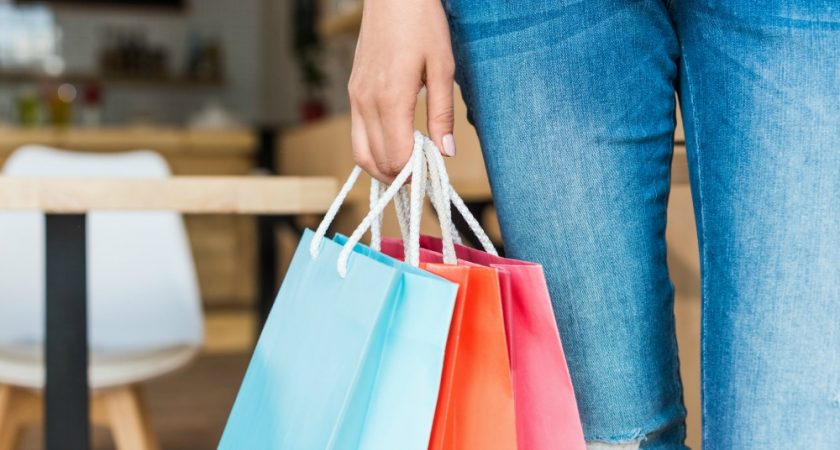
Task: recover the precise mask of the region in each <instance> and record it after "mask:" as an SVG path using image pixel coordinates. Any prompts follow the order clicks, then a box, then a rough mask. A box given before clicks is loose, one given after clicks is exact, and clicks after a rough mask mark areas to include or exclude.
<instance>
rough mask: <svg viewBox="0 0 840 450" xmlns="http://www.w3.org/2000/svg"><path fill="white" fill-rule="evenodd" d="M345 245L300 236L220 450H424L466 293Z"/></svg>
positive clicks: (343, 241) (364, 249) (371, 252)
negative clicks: (461, 295) (455, 316)
mask: <svg viewBox="0 0 840 450" xmlns="http://www.w3.org/2000/svg"><path fill="white" fill-rule="evenodd" d="M353 180H354V179H353V177H351V181H348V184H347V185H345V190H348V189H349V187H348V185H351V186H352V181H353ZM345 194H346V192H345ZM391 196H393V195H391ZM339 197H341V195H340V196H339ZM340 201H341V198H338V199H337V200H336V203H340ZM385 201H387V200H385ZM383 203H384V201H383ZM334 206H335V205H334ZM336 208H337V207H336ZM331 209H333V208H331ZM333 213H334V212H333ZM374 213H375V212H372V213H371V214H374ZM379 213H381V208H380V211H379ZM329 215H330V213H328V216H329ZM326 220H329V219H325V221H326ZM368 225H369V223H368ZM357 231H358V230H357ZM313 238H314V239H316V241H315V242H316V246H317V247H318V248H319V251H318V253H317V256H314V257H313V255H312V254H311V253H310V251H309V250H310V245H311V243H312V242H313ZM318 240H320V242H319V241H318ZM346 242H347V238H345V237H343V236H337V237H336V238H335V239H334V240H333V239H329V238H323V239H320V236H319V235H318V234H315V233H313V232H312V231H310V230H306V232H305V233H304V235H303V237H302V239H301V242H300V243H299V245H298V248H297V250H296V251H295V255H294V257H293V259H292V262H291V265H290V267H289V270H288V272H287V273H286V277H285V280H284V282H283V285H282V286H281V288H280V292H279V294H278V296H277V300H276V302H275V304H274V307H273V309H272V311H271V314H270V315H269V318H268V320H267V322H266V324H265V327H264V329H263V332H262V334H261V335H260V338H259V341H258V342H257V346H256V349H255V350H254V354H253V357H252V359H251V363H250V365H249V366H248V370H247V373H246V374H245V378H244V380H243V382H242V386H241V388H240V390H239V394H238V396H237V398H236V402H235V403H234V405H233V409H232V411H231V414H230V417H229V419H228V423H227V426H226V427H225V431H224V433H223V435H222V439H221V442H220V443H219V449H222V450H234V449H236V450H261V449H284V450H350V449H354V450H355V449H372V450H373V449H375V450H412V449H418V450H420V449H426V448H427V446H428V440H429V434H430V432H431V426H432V421H433V418H434V411H435V405H436V403H437V394H438V389H439V383H440V376H441V369H442V365H443V354H444V350H445V348H446V339H447V335H448V331H449V323H450V320H451V317H452V310H453V307H454V303H455V296H456V294H457V289H458V287H457V285H455V284H453V283H451V282H449V281H446V280H444V279H442V278H439V277H437V276H435V275H432V274H430V273H428V272H425V271H423V270H420V269H418V268H416V267H413V266H411V265H408V264H406V263H403V262H400V261H397V260H395V259H392V258H390V257H388V256H385V255H383V254H382V253H380V252H378V251H375V250H372V249H370V248H368V247H365V246H363V245H360V244H357V245H353V246H352V248H351V247H348V251H349V250H352V252H350V253H349V255H350V256H349V258H348V259H347V264H346V274H345V275H344V276H342V274H340V273H339V271H338V270H337V263H338V262H339V259H340V258H339V255H340V253H341V252H342V248H343V246H344V245H351V244H352V243H351V244H346ZM418 245H419V243H418ZM345 254H346V252H345Z"/></svg>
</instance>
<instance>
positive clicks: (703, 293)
mask: <svg viewBox="0 0 840 450" xmlns="http://www.w3.org/2000/svg"><path fill="white" fill-rule="evenodd" d="M680 50H681V54H682V61H683V70H684V71H685V82H686V85H687V86H686V87H687V90H688V97H687V100H688V104H689V108H690V109H691V120H692V124H691V125H692V126H691V128H692V132H691V139H692V140H693V141H694V160H695V164H696V167H695V173H696V174H697V201H698V203H699V208H698V212H699V214H700V220H699V223H700V230H699V231H700V233H699V235H700V240H701V242H702V244H701V245H700V248H699V249H700V307H701V311H700V409H701V417H707V411H706V403H705V401H704V399H703V394H704V393H703V391H704V389H703V387H704V385H705V384H706V364H704V362H703V356H704V355H705V353H706V339H705V333H706V328H707V327H706V317H707V315H706V310H707V308H706V303H707V300H708V296H707V289H706V282H707V280H708V277H707V276H706V274H707V273H708V271H707V269H706V264H707V258H706V254H707V251H706V245H707V240H706V212H705V207H704V204H705V202H704V201H703V174H702V172H703V169H702V166H703V165H702V164H701V161H700V160H701V155H702V152H701V151H700V132H699V130H698V128H699V127H700V126H699V124H698V120H697V106H696V105H697V102H696V101H695V99H694V89H692V87H691V85H692V83H691V74H690V70H689V67H688V66H689V63H688V58H687V57H686V52H685V47H684V46H683V45H682V43H680ZM683 120H685V118H684V117H683ZM689 164H690V162H689ZM701 423H702V426H701V437H702V438H703V440H704V441H705V437H706V426H707V424H706V421H705V420H702V419H701Z"/></svg>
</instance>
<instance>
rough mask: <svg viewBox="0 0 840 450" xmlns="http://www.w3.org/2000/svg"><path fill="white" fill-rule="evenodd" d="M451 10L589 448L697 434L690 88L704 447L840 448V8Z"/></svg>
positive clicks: (562, 2)
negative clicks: (687, 352) (687, 348)
mask: <svg viewBox="0 0 840 450" xmlns="http://www.w3.org/2000/svg"><path fill="white" fill-rule="evenodd" d="M443 2H444V5H445V8H446V10H447V14H448V17H449V21H450V28H451V31H452V40H453V48H454V52H455V58H456V62H457V80H458V82H459V84H460V85H461V88H462V92H463V95H464V98H465V100H466V103H467V105H468V108H469V116H470V120H471V122H472V123H473V124H474V125H475V127H476V129H477V131H478V134H479V137H480V139H481V144H482V147H483V150H484V152H485V161H486V164H487V170H488V172H489V175H490V180H491V184H492V188H493V195H494V198H495V202H496V206H497V210H498V214H499V219H500V222H501V227H502V233H503V236H504V241H505V248H506V249H507V251H508V253H509V254H510V255H511V256H513V257H516V258H521V259H526V260H531V261H536V262H540V263H542V264H543V265H544V266H545V270H546V274H547V276H548V282H549V287H550V290H551V294H552V299H553V302H554V310H555V315H556V318H557V322H558V326H559V329H560V333H561V336H562V339H563V343H564V346H565V349H566V355H567V358H568V363H569V368H570V370H571V374H572V379H573V381H574V383H575V389H576V393H577V398H578V401H579V404H580V405H579V406H580V412H581V415H582V420H583V427H584V431H585V434H586V438H587V440H588V441H591V442H605V443H613V444H617V443H638V444H639V445H640V446H641V448H651V449H660V448H661V449H675V448H685V447H684V444H683V441H684V434H685V431H684V418H685V408H684V407H683V403H682V388H681V384H680V378H679V372H678V368H679V361H678V358H677V348H676V340H675V335H674V317H673V296H674V290H673V287H672V284H671V282H670V279H669V276H668V270H667V267H666V252H665V235H664V232H665V221H666V204H667V201H668V194H669V185H670V171H669V170H670V164H671V157H672V152H673V150H672V139H673V131H674V111H675V101H674V98H675V96H674V93H675V91H676V92H677V93H678V95H679V99H680V102H681V103H680V104H681V110H682V114H683V117H684V119H685V126H686V141H687V147H688V159H689V172H690V180H691V187H692V196H693V201H694V209H695V215H696V220H697V223H696V225H697V230H698V236H699V241H700V253H701V255H700V257H701V268H702V296H703V297H702V300H703V319H702V320H703V323H702V325H703V331H702V398H703V438H704V446H705V447H706V448H708V449H736V450H740V449H809V450H812V449H816V450H822V449H825V450H833V449H840V4H838V3H837V1H836V0H822V1H820V0H772V1H767V2H749V1H746V0H673V1H667V0H638V1H630V0H587V1H573V0H556V1H545V0H518V1H516V0H443ZM753 3H755V4H753ZM759 5H760V6H759Z"/></svg>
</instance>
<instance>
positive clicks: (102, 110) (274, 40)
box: [0, 0, 699, 450]
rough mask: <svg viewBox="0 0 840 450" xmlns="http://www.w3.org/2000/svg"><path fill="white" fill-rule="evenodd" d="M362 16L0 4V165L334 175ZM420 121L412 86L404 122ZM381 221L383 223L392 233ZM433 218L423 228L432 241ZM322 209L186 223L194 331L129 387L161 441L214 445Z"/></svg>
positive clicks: (353, 202) (347, 215)
mask: <svg viewBox="0 0 840 450" xmlns="http://www.w3.org/2000/svg"><path fill="white" fill-rule="evenodd" d="M360 19H361V3H360V0H51V1H50V0H48V1H31V0H0V164H2V163H3V162H4V161H6V160H7V159H8V158H9V156H10V155H12V154H13V153H14V152H15V151H16V150H18V149H19V148H21V147H22V146H26V145H32V144H37V145H41V146H47V147H50V148H57V149H63V150H66V151H72V152H80V153H89V154H110V153H120V152H126V151H133V150H139V149H146V150H152V151H154V152H156V153H158V154H160V155H161V156H163V158H164V159H165V160H166V162H167V164H168V165H169V168H170V169H171V172H172V173H173V174H174V175H255V176H258V175H260V174H280V175H327V176H332V177H335V178H336V179H339V180H343V179H344V177H346V175H347V174H348V173H349V171H350V169H351V167H352V165H353V162H352V157H351V152H350V151H351V148H350V139H349V138H350V122H349V116H348V109H349V106H348V100H347V95H346V85H347V80H348V78H349V74H350V69H351V65H352V59H353V51H354V45H355V40H356V34H357V31H358V26H359V22H360ZM456 98H457V102H456V106H455V110H456V116H457V117H456V129H455V136H456V140H457V148H458V157H457V158H454V159H452V160H449V161H447V164H448V166H449V170H450V172H451V173H450V177H451V179H452V181H453V184H454V186H455V187H456V189H457V190H458V191H459V192H460V193H461V195H462V196H463V197H464V199H465V200H466V201H467V202H468V203H469V205H470V207H471V208H472V209H473V211H474V212H475V213H476V214H477V215H478V216H480V218H481V220H482V222H483V224H484V226H485V228H487V230H488V232H489V233H490V235H491V237H493V238H494V239H495V240H496V241H497V243H498V244H499V245H501V237H500V234H499V231H498V225H497V222H496V219H495V213H494V210H493V206H492V196H491V195H490V190H489V187H488V183H487V179H486V175H485V173H484V170H483V162H482V159H481V153H480V146H479V142H478V139H477V137H476V135H475V132H474V130H473V129H472V127H471V126H470V125H469V124H468V123H467V121H466V112H465V111H466V110H465V107H464V105H463V102H462V101H461V100H460V95H456ZM424 122H425V102H424V100H423V94H422V93H421V96H420V98H419V103H418V108H417V120H416V126H417V128H419V129H421V130H423V129H424V128H425V126H424ZM683 144H684V140H683V137H682V132H681V127H680V130H678V132H677V133H676V136H675V145H676V147H677V156H675V162H674V165H675V167H674V191H673V193H672V196H671V202H672V207H671V211H672V212H671V213H670V214H671V215H673V217H669V231H668V232H669V236H668V239H669V245H670V246H669V249H670V251H671V254H669V262H670V263H671V265H672V270H673V271H674V274H673V276H674V279H675V284H676V285H677V292H678V301H677V314H678V317H679V318H680V325H679V326H680V330H679V332H680V346H681V352H683V353H684V354H685V356H684V362H683V371H684V375H685V377H686V379H687V381H686V385H687V393H686V401H687V402H688V404H689V409H690V416H689V420H690V424H689V427H690V429H689V434H690V439H689V440H690V443H691V444H692V445H697V444H698V442H699V438H698V437H697V435H698V434H699V433H698V431H699V429H698V426H699V417H698V415H697V414H696V413H695V412H696V411H697V409H696V406H697V401H698V399H699V394H698V393H697V381H696V379H697V376H696V375H697V373H698V367H699V366H698V363H697V361H696V360H697V357H696V353H697V349H698V340H699V332H698V330H699V324H698V320H697V319H698V317H699V282H698V281H697V276H698V273H699V269H698V263H697V262H696V252H697V250H696V240H695V238H694V231H693V218H692V213H691V206H690V197H689V193H688V187H687V184H686V183H687V175H686V174H685V173H684V172H685V162H684V149H683ZM681 155H682V156H681ZM360 184H362V185H363V186H359V187H357V189H355V190H354V192H353V193H352V194H351V196H350V198H349V200H348V204H347V207H346V208H345V209H343V211H342V214H341V215H340V216H339V218H338V221H337V227H336V228H337V230H338V231H341V232H344V233H348V232H349V231H352V229H353V228H354V227H355V225H356V224H357V223H358V222H359V220H360V219H361V217H363V215H364V213H365V212H366V209H367V192H366V191H367V186H365V185H364V184H365V183H360ZM391 216H392V214H388V217H389V219H386V225H385V231H386V233H389V234H391V235H397V234H398V228H397V227H396V224H395V222H394V221H393V220H392V219H390V217H391ZM431 217H432V215H430V214H426V215H425V217H424V225H423V227H424V231H425V232H427V233H429V234H438V233H436V232H435V229H436V227H437V225H436V224H435V222H434V220H433V219H431ZM318 219H319V218H318V217H317V216H299V217H282V218H281V217H278V218H262V219H259V218H253V217H246V216H227V215H189V216H185V217H184V221H185V224H186V229H187V236H188V239H189V250H190V252H191V253H190V255H191V258H192V262H193V264H194V269H193V270H194V271H195V274H196V277H197V280H198V287H199V292H200V301H201V310H202V315H203V317H202V323H203V324H204V332H203V337H202V338H201V345H200V350H199V352H198V356H197V357H196V358H194V359H192V360H191V362H190V363H188V364H183V365H181V366H180V367H179V368H178V369H177V370H173V371H170V372H169V373H166V374H163V375H162V376H156V377H153V378H150V379H148V380H143V381H142V382H140V383H137V386H136V388H137V392H141V391H142V397H143V402H144V404H145V406H146V412H145V413H144V415H145V416H146V417H147V418H148V421H149V424H150V425H149V427H148V430H147V432H149V433H152V434H153V435H154V440H155V441H157V442H158V443H159V446H160V447H161V448H163V449H185V450H186V449H190V450H199V449H212V448H216V444H217V443H218V439H219V437H220V436H221V432H222V429H223V427H224V424H225V420H226V418H227V415H228V413H229V411H230V407H231V405H232V402H233V400H234V397H235V395H236V391H237V389H238V387H239V383H240V382H241V378H242V375H243V374H244V371H245V368H246V366H247V363H248V359H249V356H250V351H251V350H252V348H253V345H254V343H255V338H256V336H257V335H258V332H259V328H260V324H261V321H262V319H263V318H264V315H265V312H266V311H265V308H266V307H267V306H266V305H267V304H270V302H266V301H264V300H265V299H266V297H272V296H273V295H274V293H275V292H276V287H277V285H278V283H279V280H281V279H282V274H283V271H284V268H285V266H286V264H287V262H288V259H289V258H290V255H291V252H292V251H293V250H294V247H295V245H296V242H297V239H298V236H299V233H300V231H301V229H303V228H304V227H306V226H310V227H311V226H313V224H317V221H318ZM605 276H608V274H605ZM0 320H2V318H0ZM0 326H2V324H0ZM150 332H154V330H150ZM0 344H2V343H0ZM0 347H2V345H0ZM2 358H3V353H2V352H0V363H2ZM0 366H2V364H0ZM0 379H2V373H0ZM0 421H2V415H0ZM94 422H96V423H97V424H98V425H97V427H96V428H95V433H94V446H93V447H94V448H96V449H112V448H118V449H123V448H126V447H125V445H124V444H122V443H121V442H118V440H116V439H115V438H114V433H112V430H111V428H113V424H111V423H109V422H108V421H107V420H102V421H97V420H96V418H94ZM40 427H41V425H40V423H39V421H37V420H34V421H28V422H26V423H24V424H23V425H22V430H23V431H22V432H21V434H20V436H19V439H17V438H16V443H15V445H14V446H13V447H10V448H20V449H38V448H41V444H42V442H41V440H42V436H41V434H42V433H41V431H40V430H41V428H40ZM0 428H2V424H0ZM0 434H1V433H0ZM0 447H2V436H0ZM132 448H139V447H132ZM0 450H5V448H0Z"/></svg>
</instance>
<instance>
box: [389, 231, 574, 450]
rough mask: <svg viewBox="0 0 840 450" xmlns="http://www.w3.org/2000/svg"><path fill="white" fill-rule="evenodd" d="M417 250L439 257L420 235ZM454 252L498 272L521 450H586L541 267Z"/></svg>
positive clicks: (436, 245)
mask: <svg viewBox="0 0 840 450" xmlns="http://www.w3.org/2000/svg"><path fill="white" fill-rule="evenodd" d="M389 245H393V243H392V242H389ZM420 246H421V247H422V248H425V249H429V250H432V251H434V252H435V254H436V255H439V253H438V252H439V251H441V247H442V244H441V241H440V239H438V238H435V237H431V236H422V237H421V239H420ZM455 252H456V254H457V255H458V258H459V259H462V260H465V261H470V262H473V263H476V264H481V265H483V266H488V267H494V268H496V269H498V271H499V280H500V286H501V294H502V308H503V310H504V316H505V329H506V332H507V343H508V352H509V354H510V365H511V372H512V375H513V389H514V398H515V401H516V424H517V430H516V431H517V436H518V442H519V449H520V450H554V449H572V450H577V449H580V450H583V449H585V448H586V444H585V442H584V439H583V430H582V427H581V423H580V415H579V414H578V409H577V402H576V401H575V393H574V389H573V388H572V382H571V378H570V377H569V369H568V367H567V366H566V358H565V356H564V353H563V346H562V344H561V342H560V336H559V333H558V331H557V324H556V323H555V321H554V313H553V310H552V308H551V300H550V298H549V295H548V287H547V285H546V281H545V275H544V274H543V270H542V266H541V265H539V264H535V263H529V262H525V261H520V260H516V259H511V258H503V257H500V256H496V255H492V254H489V253H487V252H484V251H481V250H477V249H474V248H470V247H465V246H463V245H457V244H456V246H455ZM427 257H428V255H427Z"/></svg>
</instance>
